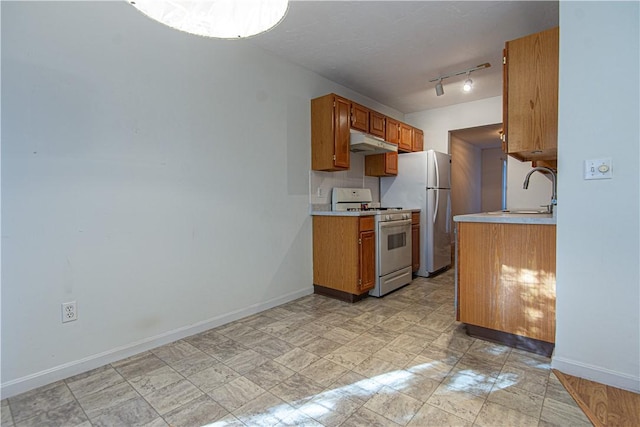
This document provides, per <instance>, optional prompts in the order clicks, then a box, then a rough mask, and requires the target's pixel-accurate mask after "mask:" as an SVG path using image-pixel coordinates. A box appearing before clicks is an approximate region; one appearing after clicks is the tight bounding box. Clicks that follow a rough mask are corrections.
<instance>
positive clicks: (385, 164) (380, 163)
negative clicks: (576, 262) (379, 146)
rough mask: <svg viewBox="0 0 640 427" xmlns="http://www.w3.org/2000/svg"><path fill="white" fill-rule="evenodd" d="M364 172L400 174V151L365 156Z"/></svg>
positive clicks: (383, 174)
mask: <svg viewBox="0 0 640 427" xmlns="http://www.w3.org/2000/svg"><path fill="white" fill-rule="evenodd" d="M364 174H365V175H367V176H396V175H398V153H383V154H372V155H370V156H366V157H365V158H364Z"/></svg>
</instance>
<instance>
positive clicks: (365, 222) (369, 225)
mask: <svg viewBox="0 0 640 427" xmlns="http://www.w3.org/2000/svg"><path fill="white" fill-rule="evenodd" d="M373 224H374V220H373V217H372V216H362V217H360V231H373Z"/></svg>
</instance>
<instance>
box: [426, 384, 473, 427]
mask: <svg viewBox="0 0 640 427" xmlns="http://www.w3.org/2000/svg"><path fill="white" fill-rule="evenodd" d="M484 402H485V400H484V399H483V398H481V397H478V396H476V395H473V394H471V393H466V392H462V391H458V390H451V389H449V388H447V387H445V386H442V385H441V386H439V387H438V388H437V389H436V391H434V392H433V394H432V395H431V397H429V399H428V400H427V403H428V404H430V405H432V406H435V407H436V408H439V409H442V410H443V411H446V412H448V413H450V414H453V415H455V416H457V417H459V418H462V419H464V420H467V421H470V422H473V421H474V420H475V419H476V417H477V416H478V413H479V412H480V410H481V409H482V405H483V404H484Z"/></svg>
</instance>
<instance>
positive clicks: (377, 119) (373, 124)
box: [369, 111, 386, 139]
mask: <svg viewBox="0 0 640 427" xmlns="http://www.w3.org/2000/svg"><path fill="white" fill-rule="evenodd" d="M385 123H386V118H385V116H384V115H383V114H380V113H377V112H375V111H370V112H369V133H370V134H371V135H374V136H378V137H380V138H383V139H384V137H385V129H386V126H385Z"/></svg>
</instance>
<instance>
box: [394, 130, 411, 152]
mask: <svg viewBox="0 0 640 427" xmlns="http://www.w3.org/2000/svg"><path fill="white" fill-rule="evenodd" d="M412 146H413V128H412V127H411V126H409V125H408V124H405V123H400V142H399V143H398V150H399V151H404V152H407V153H408V152H410V151H411V148H412Z"/></svg>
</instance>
